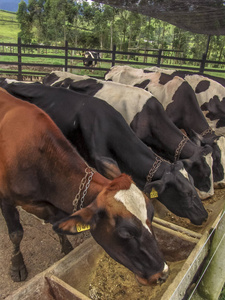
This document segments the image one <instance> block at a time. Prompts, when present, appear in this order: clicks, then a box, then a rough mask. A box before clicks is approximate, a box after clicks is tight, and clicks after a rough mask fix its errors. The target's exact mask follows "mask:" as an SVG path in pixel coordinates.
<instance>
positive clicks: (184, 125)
mask: <svg viewBox="0 0 225 300" xmlns="http://www.w3.org/2000/svg"><path fill="white" fill-rule="evenodd" d="M135 71H136V73H137V76H135ZM140 74H141V71H140V70H139V69H135V68H132V67H128V66H125V67H124V66H115V67H112V68H111V70H110V71H109V72H108V73H106V75H105V78H106V80H112V81H115V82H120V83H123V84H130V85H133V86H136V87H139V88H143V89H145V90H147V91H149V92H151V93H152V94H153V95H154V96H155V97H156V98H157V100H159V102H160V103H162V105H163V107H164V109H165V110H166V112H167V114H168V116H169V118H170V119H171V120H172V121H173V122H174V124H175V125H176V126H177V127H178V128H180V129H184V130H185V131H186V133H187V135H188V136H189V137H190V138H193V135H194V138H193V139H196V133H197V134H199V136H198V137H197V141H199V137H200V141H201V143H202V144H209V145H210V146H211V147H212V149H213V154H212V156H213V181H214V187H215V188H223V187H224V186H225V164H224V161H225V138H224V137H223V136H217V135H216V134H215V132H213V130H212V129H211V127H210V126H209V124H208V123H207V121H206V118H205V117H204V115H203V113H202V111H201V109H200V107H199V104H198V101H197V98H196V95H195V92H194V90H193V89H192V87H191V86H190V85H189V84H188V82H187V81H186V80H184V79H182V78H180V77H178V76H175V77H173V76H171V75H169V74H164V73H160V72H148V73H145V74H144V75H143V76H141V75H140ZM142 74H143V71H142Z"/></svg>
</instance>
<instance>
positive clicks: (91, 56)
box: [83, 51, 100, 67]
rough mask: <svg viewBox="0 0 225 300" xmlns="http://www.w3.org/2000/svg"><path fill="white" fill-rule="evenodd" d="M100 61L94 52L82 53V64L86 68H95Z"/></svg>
mask: <svg viewBox="0 0 225 300" xmlns="http://www.w3.org/2000/svg"><path fill="white" fill-rule="evenodd" d="M99 59H100V55H99V53H98V52H95V51H86V52H85V53H84V58H83V64H84V66H86V67H95V66H96V65H97V63H98V61H99Z"/></svg>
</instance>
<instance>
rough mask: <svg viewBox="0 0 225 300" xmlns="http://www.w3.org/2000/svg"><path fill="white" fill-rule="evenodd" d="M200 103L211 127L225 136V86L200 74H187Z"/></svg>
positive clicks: (187, 79) (186, 78)
mask: <svg viewBox="0 0 225 300" xmlns="http://www.w3.org/2000/svg"><path fill="white" fill-rule="evenodd" d="M185 80H186V81H187V82H188V83H189V84H190V86H191V87H192V88H193V90H194V92H195V95H196V98H197V100H198V104H199V106H200V108H201V110H202V112H203V114H204V116H205V118H206V120H207V122H208V124H209V125H210V127H211V128H212V129H213V130H214V131H215V133H216V134H217V135H223V136H225V87H224V86H222V85H221V84H219V83H218V82H216V81H214V80H212V79H209V78H206V77H204V76H200V75H187V76H185Z"/></svg>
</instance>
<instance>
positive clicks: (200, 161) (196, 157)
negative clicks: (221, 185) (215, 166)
mask: <svg viewBox="0 0 225 300" xmlns="http://www.w3.org/2000/svg"><path fill="white" fill-rule="evenodd" d="M182 162H183V164H184V167H185V169H186V171H187V172H188V173H189V174H190V175H191V176H192V178H193V180H194V186H195V187H196V189H197V191H198V195H199V197H200V198H201V199H207V198H209V197H211V196H212V195H213V194H214V188H213V174H212V163H213V161H212V148H211V147H210V146H209V145H205V146H203V147H196V152H195V153H194V154H193V155H192V157H190V158H189V159H182Z"/></svg>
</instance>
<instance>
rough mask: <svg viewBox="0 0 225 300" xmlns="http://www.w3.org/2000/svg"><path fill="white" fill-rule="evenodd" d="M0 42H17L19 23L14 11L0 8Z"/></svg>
mask: <svg viewBox="0 0 225 300" xmlns="http://www.w3.org/2000/svg"><path fill="white" fill-rule="evenodd" d="M0 28H1V30H0V42H4V43H17V38H18V33H19V31H20V29H19V24H18V22H17V19H16V13H12V12H7V11H4V10H0Z"/></svg>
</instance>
